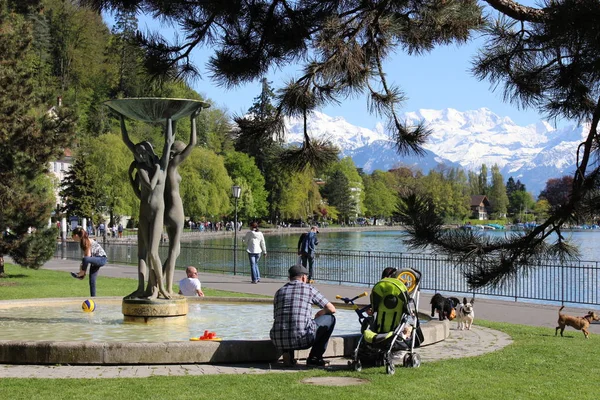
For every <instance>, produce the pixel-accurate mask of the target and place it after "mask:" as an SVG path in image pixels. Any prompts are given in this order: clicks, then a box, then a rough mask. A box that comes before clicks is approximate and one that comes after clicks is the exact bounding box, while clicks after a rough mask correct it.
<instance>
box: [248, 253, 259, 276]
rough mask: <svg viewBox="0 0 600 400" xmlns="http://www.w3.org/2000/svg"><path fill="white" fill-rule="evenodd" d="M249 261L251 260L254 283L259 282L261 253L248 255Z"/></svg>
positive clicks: (251, 273)
mask: <svg viewBox="0 0 600 400" xmlns="http://www.w3.org/2000/svg"><path fill="white" fill-rule="evenodd" d="M248 259H249V260H250V275H251V276H252V282H258V281H260V271H259V270H258V260H260V253H248Z"/></svg>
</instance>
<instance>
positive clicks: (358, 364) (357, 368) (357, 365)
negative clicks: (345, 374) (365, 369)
mask: <svg viewBox="0 0 600 400" xmlns="http://www.w3.org/2000/svg"><path fill="white" fill-rule="evenodd" d="M354 370H355V371H356V372H360V371H362V363H361V362H360V360H358V361H356V362H355V363H354Z"/></svg>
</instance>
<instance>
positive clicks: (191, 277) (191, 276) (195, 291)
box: [179, 266, 204, 296]
mask: <svg viewBox="0 0 600 400" xmlns="http://www.w3.org/2000/svg"><path fill="white" fill-rule="evenodd" d="M185 273H186V275H187V278H183V279H182V280H180V281H179V294H182V295H184V296H204V293H203V292H202V285H201V284H200V280H199V279H198V270H197V269H196V268H194V267H192V266H189V267H187V268H186V269H185Z"/></svg>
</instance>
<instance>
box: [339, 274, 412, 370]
mask: <svg viewBox="0 0 600 400" xmlns="http://www.w3.org/2000/svg"><path fill="white" fill-rule="evenodd" d="M420 280H421V273H420V272H419V271H417V270H415V269H409V268H407V269H403V270H400V271H398V272H397V273H396V274H395V275H394V277H391V278H383V279H382V280H380V281H379V282H378V283H377V284H376V285H375V286H373V290H372V292H371V304H370V305H369V306H366V307H363V308H360V309H359V308H358V307H357V306H355V311H356V313H357V314H358V316H359V321H360V323H361V332H362V335H361V337H360V339H359V340H358V345H357V346H356V349H355V350H354V357H353V360H352V361H351V362H349V364H350V365H352V366H353V367H354V369H355V370H356V371H360V370H362V367H363V365H364V366H381V365H385V368H386V372H387V373H388V374H390V375H391V374H394V373H395V372H396V369H395V363H394V361H395V359H398V358H397V357H398V356H399V355H400V356H402V354H404V356H403V357H402V365H403V366H404V367H413V368H416V367H419V366H420V365H421V357H420V356H419V354H417V353H415V351H414V349H415V348H417V347H419V346H420V345H421V343H422V342H423V333H422V332H421V328H420V325H419V319H418V316H417V308H418V305H419V304H418V303H419V282H420ZM364 295H366V293H364V294H361V295H359V296H356V297H355V298H353V299H348V298H344V299H342V300H343V301H344V302H346V303H350V304H352V305H354V300H356V299H357V298H359V297H362V296H364ZM369 309H370V310H371V312H370V313H369V312H368V311H369ZM369 314H371V315H369Z"/></svg>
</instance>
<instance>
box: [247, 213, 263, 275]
mask: <svg viewBox="0 0 600 400" xmlns="http://www.w3.org/2000/svg"><path fill="white" fill-rule="evenodd" d="M244 242H246V245H247V247H246V251H247V252H248V259H249V260H250V275H251V276H252V283H258V282H260V271H259V270H258V260H260V255H261V254H263V255H264V256H265V257H266V256H267V247H266V246H265V237H264V236H263V234H262V232H259V231H258V224H257V223H256V222H253V223H252V224H250V230H249V231H248V232H246V235H245V236H244Z"/></svg>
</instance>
